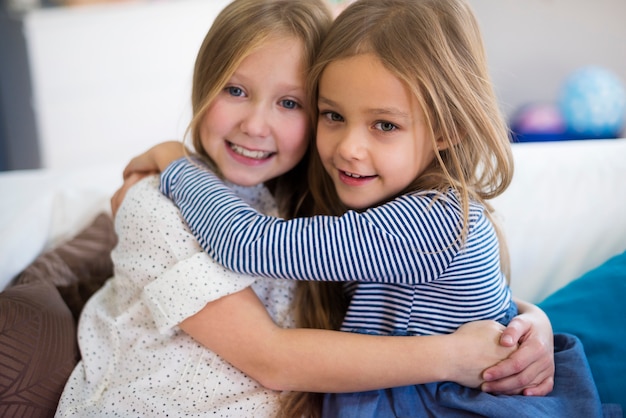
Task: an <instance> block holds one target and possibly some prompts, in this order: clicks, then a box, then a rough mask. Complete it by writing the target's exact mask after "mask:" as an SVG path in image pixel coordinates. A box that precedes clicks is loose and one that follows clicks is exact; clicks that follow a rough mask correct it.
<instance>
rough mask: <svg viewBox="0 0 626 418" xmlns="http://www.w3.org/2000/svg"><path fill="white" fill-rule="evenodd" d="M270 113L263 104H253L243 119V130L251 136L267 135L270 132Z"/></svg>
mask: <svg viewBox="0 0 626 418" xmlns="http://www.w3.org/2000/svg"><path fill="white" fill-rule="evenodd" d="M268 119H269V114H268V113H267V112H266V111H265V109H264V108H263V106H262V105H261V104H255V105H252V106H251V107H250V108H249V109H248V111H247V113H246V114H245V115H244V117H243V120H242V121H241V131H242V132H244V133H245V134H247V135H248V136H251V137H266V136H268V135H269V134H270V123H269V120H268Z"/></svg>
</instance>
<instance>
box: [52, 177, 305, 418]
mask: <svg viewBox="0 0 626 418" xmlns="http://www.w3.org/2000/svg"><path fill="white" fill-rule="evenodd" d="M237 192H238V193H239V194H240V195H241V196H242V197H243V198H244V199H245V200H247V201H248V202H250V203H251V204H253V205H254V206H255V207H257V208H258V209H259V210H261V211H264V212H265V213H270V214H275V213H276V208H275V205H274V201H273V199H272V197H271V195H270V194H269V192H267V190H266V189H265V188H263V187H256V188H237ZM116 232H117V234H118V239H119V242H118V245H117V247H116V248H115V249H114V251H113V253H112V257H113V262H114V264H115V274H114V277H113V278H111V279H109V280H108V281H107V283H106V284H105V285H104V286H103V287H102V288H101V289H100V290H99V291H98V292H97V293H96V294H95V295H94V296H93V297H92V298H91V299H90V300H89V301H88V303H87V304H86V306H85V308H84V310H83V313H82V315H81V318H80V322H79V330H78V340H79V345H80V350H81V354H82V360H81V362H80V363H79V364H78V365H77V367H76V368H75V369H74V371H73V373H72V375H71V376H70V379H69V381H68V383H67V384H66V386H65V389H64V392H63V395H62V397H61V401H60V403H59V408H58V410H57V414H56V416H57V417H66V416H80V417H85V416H99V417H118V416H122V417H135V416H136V417H140V416H151V417H160V416H163V417H164V416H168V417H179V416H186V417H196V416H197V417H200V416H211V417H232V416H250V417H252V416H254V417H271V416H275V415H276V413H277V410H278V396H279V393H278V392H274V391H270V390H267V389H265V388H263V387H261V386H260V385H259V384H258V383H257V382H256V381H254V380H252V379H251V378H249V377H248V376H246V375H245V374H244V373H242V372H240V371H239V370H237V369H236V368H234V367H233V366H231V365H230V364H229V363H227V362H225V361H224V360H222V359H221V358H220V357H219V356H218V355H216V354H215V353H213V352H211V351H209V350H208V349H206V348H205V347H203V346H201V345H199V344H198V343H197V342H195V340H193V339H192V338H191V337H189V336H188V335H187V334H185V333H184V332H182V331H181V330H180V329H178V327H177V324H178V323H180V322H181V321H182V320H183V319H185V318H187V317H189V316H191V315H193V314H195V313H196V312H198V311H199V310H200V309H202V308H203V307H204V305H205V304H206V303H207V302H209V301H211V300H215V299H217V298H220V297H222V296H224V295H228V294H230V293H233V292H237V291H239V290H242V289H243V288H245V287H247V286H252V288H253V289H254V290H255V292H256V293H257V294H258V295H259V297H260V299H261V301H262V302H263V303H264V304H265V306H266V307H267V308H268V310H269V312H270V314H271V315H272V317H273V318H274V320H275V321H276V322H277V323H278V324H279V325H281V326H293V319H292V318H291V316H290V303H291V298H292V295H293V286H295V282H291V281H287V280H272V279H256V280H255V279H253V278H251V277H246V276H240V275H238V274H235V273H233V272H231V271H229V270H226V269H224V268H223V267H221V266H220V265H219V264H217V263H215V262H214V261H213V260H212V259H211V258H210V257H209V256H208V255H206V254H205V253H203V252H202V250H201V248H200V247H199V246H198V244H197V242H196V240H195V238H194V237H193V234H192V233H191V232H190V231H189V230H188V228H187V227H186V225H185V223H184V221H183V220H182V218H181V217H180V214H179V212H178V209H177V208H176V206H174V205H173V204H172V203H171V202H170V201H169V200H168V199H167V198H166V197H164V196H163V195H161V193H160V192H159V189H158V178H157V177H150V178H147V179H144V180H142V181H141V182H139V183H138V184H137V185H135V186H134V187H133V188H132V189H131V190H129V192H128V194H127V196H126V198H125V200H124V203H123V204H122V206H121V207H120V209H119V212H118V214H117V217H116Z"/></svg>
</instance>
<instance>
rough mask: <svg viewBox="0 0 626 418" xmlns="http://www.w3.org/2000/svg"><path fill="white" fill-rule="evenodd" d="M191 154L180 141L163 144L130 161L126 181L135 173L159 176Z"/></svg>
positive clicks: (125, 173) (127, 166)
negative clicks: (168, 167) (178, 160)
mask: <svg viewBox="0 0 626 418" xmlns="http://www.w3.org/2000/svg"><path fill="white" fill-rule="evenodd" d="M189 154H190V153H189V151H188V150H187V149H186V148H185V146H184V145H183V143H182V142H180V141H166V142H161V143H160V144H157V145H155V146H153V147H152V148H150V149H149V150H148V151H146V152H144V153H143V154H140V155H138V156H136V157H135V158H133V159H132V160H130V162H129V163H128V164H127V165H126V167H125V168H124V179H126V178H128V176H130V175H131V174H133V173H144V174H145V175H148V174H158V173H160V172H162V171H163V170H165V168H166V167H167V166H168V165H170V163H172V162H173V161H175V160H177V159H179V158H181V157H184V156H185V155H189Z"/></svg>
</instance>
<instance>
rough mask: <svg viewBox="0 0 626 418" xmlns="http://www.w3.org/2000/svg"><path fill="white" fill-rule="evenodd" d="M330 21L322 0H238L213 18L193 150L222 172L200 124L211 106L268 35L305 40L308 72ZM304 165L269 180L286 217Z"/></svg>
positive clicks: (199, 73) (195, 102) (195, 103)
mask: <svg viewBox="0 0 626 418" xmlns="http://www.w3.org/2000/svg"><path fill="white" fill-rule="evenodd" d="M331 22H332V14H331V12H330V10H329V8H328V7H327V5H326V3H325V2H324V1H323V0H234V1H233V2H232V3H230V4H228V5H227V6H226V7H225V8H224V9H223V10H222V11H221V12H220V13H219V15H218V16H217V17H216V18H215V21H214V22H213V25H212V26H211V28H210V29H209V31H208V33H207V34H206V36H205V38H204V40H203V42H202V45H201V46H200V50H199V52H198V55H197V57H196V62H195V66H194V73H193V85H192V94H191V105H192V119H191V122H190V124H189V127H188V129H187V131H188V132H189V134H190V136H191V140H192V144H193V147H194V150H195V152H196V153H197V154H198V155H199V156H201V157H203V158H204V159H205V160H206V161H207V162H208V163H209V164H210V165H212V166H213V168H214V169H215V170H217V171H218V172H219V168H218V167H216V166H215V164H214V162H213V161H211V159H210V157H209V155H208V154H207V152H206V151H205V150H204V148H203V147H202V141H201V138H200V127H201V123H202V119H203V117H204V114H205V113H206V111H207V109H208V108H209V107H210V106H211V104H212V103H213V101H214V100H215V98H216V97H217V95H218V94H219V93H220V92H221V91H222V90H223V89H224V87H225V86H226V83H227V82H228V80H229V79H230V78H231V77H232V75H233V73H234V72H235V71H236V69H237V68H238V67H239V65H240V64H241V62H242V61H243V60H244V59H245V58H246V57H247V56H248V55H250V54H251V53H252V52H253V51H254V50H255V49H256V48H258V47H259V46H261V45H262V44H263V43H264V42H266V41H267V40H268V39H272V38H275V37H287V36H292V37H295V38H297V39H299V40H300V41H302V45H303V48H304V51H303V57H304V63H303V64H304V66H303V67H304V69H305V70H306V71H307V72H308V70H309V69H310V68H311V66H312V64H313V62H314V59H315V56H316V54H317V52H318V51H319V48H320V45H321V43H322V40H323V39H324V37H325V35H326V33H327V30H328V28H329V26H330V24H331ZM311 135H312V134H311ZM311 138H312V137H310V138H309V139H311ZM306 166H307V161H306V160H305V161H303V162H301V163H300V164H298V165H297V166H296V167H295V168H294V169H292V171H291V172H290V173H288V175H283V176H280V178H278V179H274V180H272V181H270V182H268V186H269V187H270V189H271V190H272V192H274V194H275V197H276V198H277V202H278V205H279V209H281V211H282V213H283V216H285V217H290V216H293V211H294V210H295V209H294V207H295V204H294V201H296V200H297V197H296V193H300V190H302V189H306V187H303V183H305V181H306V180H305V178H304V177H305V174H304V173H305V171H306Z"/></svg>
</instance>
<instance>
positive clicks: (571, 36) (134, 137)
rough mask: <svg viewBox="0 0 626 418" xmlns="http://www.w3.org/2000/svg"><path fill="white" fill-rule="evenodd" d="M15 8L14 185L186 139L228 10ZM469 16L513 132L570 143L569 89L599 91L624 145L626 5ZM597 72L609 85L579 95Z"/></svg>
mask: <svg viewBox="0 0 626 418" xmlns="http://www.w3.org/2000/svg"><path fill="white" fill-rule="evenodd" d="M3 1H4V2H3V3H2V7H1V10H0V171H1V170H18V169H32V168H51V169H55V168H68V167H87V166H96V165H101V164H109V163H116V164H123V163H124V162H126V161H127V160H128V159H130V158H131V157H132V156H134V155H135V154H137V153H139V152H141V151H143V150H145V149H147V148H148V147H149V146H151V145H153V144H155V143H157V142H159V141H163V140H168V139H181V138H182V136H183V134H184V131H185V128H186V125H187V122H188V120H189V116H190V106H189V96H190V86H191V73H192V68H193V62H194V59H195V54H196V52H197V49H198V47H199V45H200V42H201V41H202V39H203V37H204V35H205V33H206V31H207V30H208V28H209V26H210V24H211V21H212V20H213V18H214V16H215V15H216V13H217V12H219V10H221V9H222V8H223V7H224V5H226V4H227V3H228V0H152V1H145V0H144V1H128V0H127V1H124V0H115V1H109V2H103V1H94V0H69V1H63V0H3ZM329 1H331V0H329ZM469 2H470V4H471V5H472V6H473V7H474V10H475V12H476V15H477V17H478V19H479V21H480V24H481V27H482V30H483V35H484V38H485V43H486V48H487V54H488V58H489V62H490V70H491V74H492V78H493V81H494V83H495V87H496V91H497V94H498V97H499V100H500V103H501V107H502V110H503V111H504V112H505V114H506V115H507V118H509V120H510V121H511V125H512V126H513V125H514V124H515V123H518V125H519V126H520V130H525V132H526V133H529V132H530V133H533V132H536V130H537V129H538V130H539V131H541V132H540V133H541V134H546V135H548V134H552V133H554V132H556V131H558V129H560V127H561V125H559V124H560V123H562V120H561V119H559V117H560V116H562V115H559V114H557V113H558V112H557V111H558V109H559V107H558V104H559V103H561V104H562V101H563V96H564V91H565V89H567V88H568V87H569V88H570V89H571V90H572V91H574V92H575V93H576V94H577V95H580V94H581V93H580V92H581V91H583V93H584V91H585V90H584V89H583V88H587V90H589V89H591V92H592V93H593V94H594V95H595V96H597V97H594V98H593V99H594V100H596V99H597V100H596V101H600V102H601V103H611V104H613V105H614V106H613V107H611V108H606V109H605V108H600V109H599V111H600V114H601V116H605V115H607V114H610V113H611V114H615V115H617V119H615V116H612V118H613V119H611V120H609V121H608V122H607V121H606V120H604V121H602V123H605V125H606V123H610V126H609V127H610V128H611V129H608V128H607V129H605V130H604V131H602V132H601V134H602V135H604V136H607V135H608V136H621V135H624V132H623V119H624V117H625V116H624V113H626V112H624V110H623V109H624V107H625V106H626V104H625V103H624V99H623V97H624V93H623V90H620V88H622V86H623V83H624V82H625V81H626V1H624V0H596V1H594V2H589V1H587V0H524V1H520V0H498V1H494V0H469ZM332 4H333V7H336V8H337V9H338V10H339V9H340V8H341V7H342V6H343V1H341V0H336V1H332ZM586 68H587V69H588V68H595V69H596V70H599V71H596V72H595V73H593V74H592V76H594V77H595V78H593V77H591V78H590V76H589V74H587V79H590V81H589V80H587V81H588V82H587V84H584V85H583V87H581V89H583V90H580V89H578V87H579V85H580V83H578V84H577V85H576V86H574V87H576V89H574V88H573V87H572V85H571V78H572V76H573V75H574V74H576V72H577V71H580V70H581V69H586ZM598 75H599V76H601V77H598ZM607 80H608V81H607ZM583 81H584V80H583ZM605 81H606V82H605ZM568 83H570V84H569V85H568ZM594 83H595V84H594ZM598 83H599V84H598ZM603 83H604V84H603ZM598 85H600V86H604V87H602V88H600V87H597V86H598ZM585 86H587V87H585ZM589 86H591V87H589ZM598 92H600V93H602V94H600V93H598ZM620 106H621V107H620ZM594 109H596V110H598V109H597V108H594ZM592 110H593V109H592ZM620 112H621V113H620ZM596 113H597V112H596ZM605 119H606V117H605ZM605 125H603V126H605ZM533 129H535V131H533ZM582 135H583V136H584V135H590V136H592V135H594V133H593V132H591V131H583V134H582ZM598 135H600V134H598Z"/></svg>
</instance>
